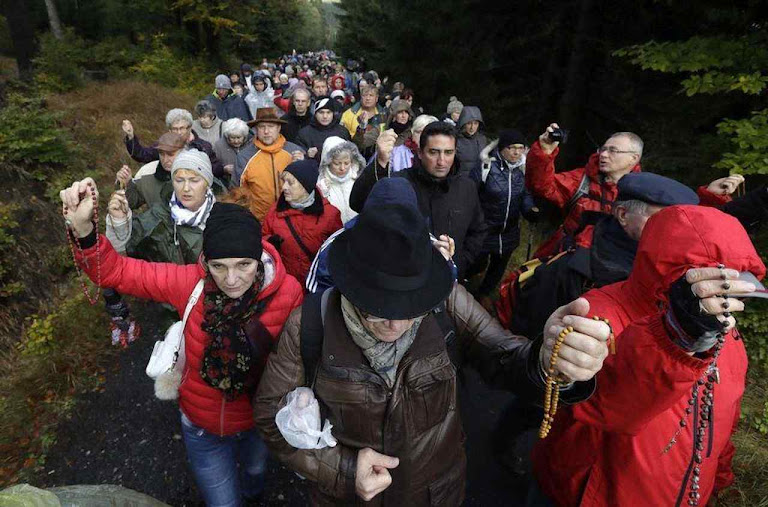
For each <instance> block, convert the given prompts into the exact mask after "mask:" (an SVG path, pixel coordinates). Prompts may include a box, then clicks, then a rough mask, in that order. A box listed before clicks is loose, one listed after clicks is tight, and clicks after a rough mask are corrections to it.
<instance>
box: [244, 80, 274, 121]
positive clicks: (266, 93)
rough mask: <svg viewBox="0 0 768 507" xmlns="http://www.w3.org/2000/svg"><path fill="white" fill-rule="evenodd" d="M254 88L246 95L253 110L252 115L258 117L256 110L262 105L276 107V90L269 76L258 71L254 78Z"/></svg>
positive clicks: (246, 99)
mask: <svg viewBox="0 0 768 507" xmlns="http://www.w3.org/2000/svg"><path fill="white" fill-rule="evenodd" d="M252 83H253V89H252V90H251V91H250V93H249V94H248V95H247V96H246V97H245V103H246V105H247V106H248V109H249V110H250V111H251V117H253V118H256V110H257V109H261V108H262V107H275V103H274V97H275V91H274V90H273V89H272V83H271V82H270V81H269V78H268V77H267V76H265V75H264V74H263V73H261V72H257V73H256V74H254V75H253V78H252Z"/></svg>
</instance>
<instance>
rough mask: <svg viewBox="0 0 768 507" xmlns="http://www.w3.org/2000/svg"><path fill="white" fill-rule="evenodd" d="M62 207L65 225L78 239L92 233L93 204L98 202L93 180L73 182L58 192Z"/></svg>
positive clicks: (97, 191)
mask: <svg viewBox="0 0 768 507" xmlns="http://www.w3.org/2000/svg"><path fill="white" fill-rule="evenodd" d="M59 197H60V198H61V203H62V205H63V206H64V218H65V219H66V220H67V225H68V226H69V228H70V229H71V230H72V232H73V233H74V234H75V236H76V237H78V238H84V237H86V236H88V235H89V234H90V233H91V231H93V210H94V202H98V200H99V189H98V188H96V182H94V181H93V178H85V179H84V180H81V181H76V182H74V183H73V184H72V185H71V186H70V187H68V188H65V189H64V190H62V191H61V192H59Z"/></svg>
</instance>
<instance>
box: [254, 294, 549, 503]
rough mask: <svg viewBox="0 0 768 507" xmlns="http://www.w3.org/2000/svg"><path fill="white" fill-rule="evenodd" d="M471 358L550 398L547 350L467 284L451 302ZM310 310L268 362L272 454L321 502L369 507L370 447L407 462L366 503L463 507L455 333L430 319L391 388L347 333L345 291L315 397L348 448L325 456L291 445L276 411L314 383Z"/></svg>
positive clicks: (334, 310) (335, 300) (327, 331)
mask: <svg viewBox="0 0 768 507" xmlns="http://www.w3.org/2000/svg"><path fill="white" fill-rule="evenodd" d="M447 312H448V315H449V317H450V318H451V320H452V322H453V325H454V329H455V332H456V338H457V340H458V342H457V343H458V346H459V348H460V349H461V351H462V353H463V355H464V356H465V357H466V358H467V359H468V360H469V361H470V362H471V363H472V364H473V365H474V366H475V367H477V368H478V370H479V371H480V372H481V374H483V376H484V378H485V379H486V380H487V381H490V382H491V383H492V384H494V385H496V386H501V387H506V388H510V389H514V390H515V391H516V392H519V393H525V394H529V395H530V394H532V393H533V394H534V396H536V397H539V394H540V393H542V392H543V389H542V383H541V379H540V377H539V375H538V365H537V360H538V349H539V344H538V343H534V342H531V341H530V340H528V339H527V338H523V337H519V336H512V335H511V334H510V333H509V331H506V330H505V329H503V328H502V327H501V325H500V324H499V323H498V322H497V321H496V320H495V319H493V318H492V317H491V316H490V315H489V314H488V313H487V312H486V311H485V310H484V309H483V307H482V306H480V304H478V303H477V302H476V301H475V300H474V298H473V297H472V296H471V295H470V294H469V293H468V292H467V291H466V289H464V287H462V286H460V285H457V286H456V288H455V289H454V290H453V291H452V292H451V294H450V296H449V298H448V301H447ZM300 324H301V308H297V309H296V310H294V311H293V313H292V314H291V316H290V317H289V318H288V321H287V323H286V324H285V327H284V328H283V333H282V335H281V337H280V342H279V345H278V350H277V353H273V354H272V355H271V356H270V358H269V362H268V364H267V367H266V370H265V372H264V376H263V377H262V379H261V382H260V383H259V390H258V392H257V394H256V398H255V400H254V416H255V420H256V426H257V427H258V428H259V430H260V432H261V434H262V436H263V437H264V439H265V441H266V442H267V444H268V446H269V448H270V450H271V451H272V452H273V453H274V454H275V455H276V456H277V457H278V458H279V459H280V460H281V461H283V462H285V463H287V464H288V465H289V466H290V467H291V468H292V469H293V470H295V471H296V472H298V473H300V474H301V475H303V476H304V477H306V478H307V479H309V480H311V481H313V482H315V483H316V486H317V490H319V491H314V492H313V498H314V500H315V501H316V502H317V503H318V504H323V505H326V504H328V505H339V504H345V503H349V504H356V503H359V504H362V503H363V501H362V500H361V499H360V498H358V497H357V496H356V495H355V470H356V466H357V453H358V451H359V450H360V449H363V448H365V447H370V448H372V449H374V450H375V451H378V452H380V453H383V454H386V455H389V456H396V457H398V458H399V459H400V464H399V465H398V467H397V468H395V469H392V470H390V473H391V474H392V484H391V486H389V488H387V489H386V490H385V491H384V492H383V493H380V494H379V495H377V496H376V497H375V498H374V499H373V500H372V501H371V502H370V503H369V504H366V505H374V506H377V505H398V506H400V505H416V506H419V505H440V506H452V505H459V504H461V502H462V501H463V499H464V479H465V468H466V457H465V453H464V432H463V430H462V426H461V420H460V414H459V410H458V407H457V385H456V369H455V367H454V365H453V364H452V363H451V360H450V358H449V357H448V353H447V351H446V345H445V338H446V336H445V332H443V331H442V330H441V327H440V325H439V324H438V321H437V318H436V317H435V315H434V314H430V315H429V316H427V317H426V318H425V319H424V320H423V321H422V324H421V326H420V328H419V331H418V334H417V335H416V338H415V340H414V342H413V345H411V347H410V349H409V350H408V352H407V353H406V355H405V356H404V357H403V359H402V360H401V362H400V364H399V366H398V370H397V375H396V378H395V383H394V385H393V387H392V389H388V388H387V385H386V383H385V382H384V380H383V379H381V377H379V375H378V374H376V373H375V372H374V371H373V369H372V368H371V367H370V365H369V363H368V361H367V360H366V359H365V357H364V356H363V354H362V352H361V350H360V349H359V347H357V346H356V345H355V344H354V343H353V341H352V337H351V336H350V334H349V332H348V331H347V329H346V327H345V325H344V320H343V317H342V315H341V307H340V294H339V293H338V291H336V290H333V292H331V293H330V295H329V296H328V300H327V308H326V313H325V318H324V339H323V347H322V353H321V356H320V363H319V365H318V368H317V374H316V378H315V383H314V391H315V394H316V396H317V398H318V399H319V400H320V404H321V407H322V406H324V408H325V410H324V413H325V416H327V417H328V419H330V421H331V423H332V424H333V430H332V432H333V435H334V436H335V437H336V439H337V440H338V444H337V445H336V446H335V447H332V448H325V449H320V450H303V449H295V448H293V447H291V446H290V445H288V444H287V443H286V442H285V440H284V439H283V437H282V436H281V434H280V432H279V430H278V429H277V425H276V424H275V414H277V411H278V410H279V409H280V402H281V400H282V398H283V396H285V395H286V394H287V393H288V392H290V391H292V390H293V389H295V388H296V387H299V386H303V385H305V384H306V383H305V378H304V366H303V363H302V359H301V353H300Z"/></svg>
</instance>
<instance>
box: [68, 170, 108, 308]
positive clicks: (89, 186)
mask: <svg viewBox="0 0 768 507" xmlns="http://www.w3.org/2000/svg"><path fill="white" fill-rule="evenodd" d="M59 195H60V197H61V201H62V215H63V216H64V224H65V228H66V229H67V234H66V235H67V241H68V242H69V250H70V252H71V253H72V260H73V261H74V264H75V270H76V272H77V276H78V278H80V286H81V287H82V289H83V293H84V294H85V297H86V299H87V300H88V302H89V303H90V304H91V305H95V304H97V303H98V302H99V294H100V292H101V289H100V286H101V250H100V247H99V241H98V235H99V228H98V221H99V194H98V191H97V190H96V183H94V181H93V180H92V179H91V178H87V179H85V180H83V181H80V182H77V183H75V184H74V185H72V186H71V187H70V188H68V189H66V190H62V191H61V193H60V194H59ZM89 198H90V200H91V202H90V204H85V201H86V200H88V199H89ZM89 205H90V206H91V210H89V209H88V207H89ZM81 206H83V208H81ZM89 211H90V213H89V215H90V216H89V217H88V219H89V221H90V222H91V223H92V225H93V229H94V230H95V233H96V291H95V292H94V293H93V294H91V293H90V292H89V291H88V286H87V285H86V283H85V277H84V276H83V273H82V271H81V269H80V265H79V264H78V263H77V252H79V253H80V256H81V258H82V259H83V263H85V264H86V265H87V264H88V260H87V258H86V257H85V256H84V254H83V249H82V247H81V246H80V242H79V241H78V240H79V238H75V237H74V235H75V233H76V232H78V231H77V229H76V228H77V225H82V224H79V223H78V222H80V221H82V219H83V218H84V217H82V216H78V215H82V214H83V213H87V212H89ZM79 232H82V231H79Z"/></svg>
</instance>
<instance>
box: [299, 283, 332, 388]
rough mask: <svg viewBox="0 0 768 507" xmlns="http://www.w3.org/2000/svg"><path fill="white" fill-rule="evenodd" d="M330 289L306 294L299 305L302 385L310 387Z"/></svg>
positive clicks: (318, 355)
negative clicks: (302, 370)
mask: <svg viewBox="0 0 768 507" xmlns="http://www.w3.org/2000/svg"><path fill="white" fill-rule="evenodd" d="M330 294H331V290H326V291H324V292H317V293H314V294H307V296H306V297H305V298H304V302H303V303H302V305H301V328H300V334H299V340H300V342H301V346H300V350H301V361H302V363H304V385H305V386H306V387H309V388H310V389H311V388H312V387H313V386H314V384H315V377H316V376H317V367H318V365H319V364H320V355H321V354H322V351H323V337H324V335H325V333H324V329H323V326H324V324H325V313H326V308H327V307H328V296H329V295H330Z"/></svg>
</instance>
